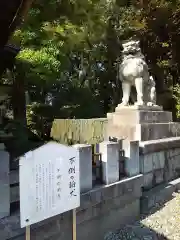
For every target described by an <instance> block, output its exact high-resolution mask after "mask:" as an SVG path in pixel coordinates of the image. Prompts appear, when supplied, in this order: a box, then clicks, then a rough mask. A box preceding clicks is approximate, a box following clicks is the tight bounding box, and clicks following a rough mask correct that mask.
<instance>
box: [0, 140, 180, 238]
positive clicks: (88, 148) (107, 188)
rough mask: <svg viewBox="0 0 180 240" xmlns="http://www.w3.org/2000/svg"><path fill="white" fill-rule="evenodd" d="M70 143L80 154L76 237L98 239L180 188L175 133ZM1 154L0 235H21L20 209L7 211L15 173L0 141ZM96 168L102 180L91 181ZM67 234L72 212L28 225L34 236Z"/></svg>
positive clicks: (15, 189) (179, 146)
mask: <svg viewBox="0 0 180 240" xmlns="http://www.w3.org/2000/svg"><path fill="white" fill-rule="evenodd" d="M73 147H75V148H76V149H78V151H79V158H80V190H81V205H80V207H79V208H78V209H77V238H78V239H79V240H84V239H87V240H91V239H94V240H99V239H103V235H104V234H105V233H106V232H108V231H113V230H116V229H118V228H119V227H120V225H121V224H122V225H123V224H126V223H129V222H131V221H133V220H135V219H138V218H139V215H140V212H144V211H146V209H148V208H150V207H152V206H153V204H154V203H155V202H156V201H157V199H160V200H162V198H163V197H162V195H163V194H164V195H163V196H165V198H167V196H170V195H171V194H172V192H173V191H176V190H178V189H180V179H178V177H180V137H177V138H173V139H172V141H171V139H159V140H158V142H157V140H154V141H146V142H139V141H130V142H127V141H124V140H117V139H111V141H103V142H101V143H99V144H97V145H96V147H95V150H94V148H93V147H92V145H88V144H76V145H73ZM122 153H123V154H122ZM0 159H1V161H0V196H1V201H0V239H1V240H12V239H13V240H14V239H15V240H22V239H24V234H25V229H21V228H20V217H19V211H17V212H14V213H12V212H11V214H10V206H11V207H12V205H13V204H14V203H17V202H19V173H18V171H9V154H8V153H7V152H6V151H5V150H4V149H3V147H2V146H1V149H0ZM94 162H95V165H94ZM93 165H94V166H93ZM94 167H95V168H94ZM100 169H101V170H100ZM99 170H100V171H102V182H101V183H100V184H99V183H98V184H96V185H95V184H93V182H94V180H95V178H97V177H99V175H100V171H99ZM174 179H176V180H174ZM164 184H165V185H164ZM161 186H165V187H164V188H161ZM7 226H8V227H7ZM71 236H72V215H71V212H66V213H64V214H62V215H59V216H56V217H54V218H51V219H48V220H46V221H43V222H41V223H38V224H35V225H33V226H32V239H35V240H50V239H51V240H52V239H53V240H57V239H58V240H63V239H66V240H70V239H71Z"/></svg>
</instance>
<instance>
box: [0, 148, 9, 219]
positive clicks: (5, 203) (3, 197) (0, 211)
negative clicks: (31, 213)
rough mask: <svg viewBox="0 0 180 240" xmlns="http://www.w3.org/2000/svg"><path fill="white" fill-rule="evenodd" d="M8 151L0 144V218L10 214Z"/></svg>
mask: <svg viewBox="0 0 180 240" xmlns="http://www.w3.org/2000/svg"><path fill="white" fill-rule="evenodd" d="M9 171H10V167H9V153H8V152H6V151H5V150H4V144H0V218H3V217H7V216H9V215H10V181H9Z"/></svg>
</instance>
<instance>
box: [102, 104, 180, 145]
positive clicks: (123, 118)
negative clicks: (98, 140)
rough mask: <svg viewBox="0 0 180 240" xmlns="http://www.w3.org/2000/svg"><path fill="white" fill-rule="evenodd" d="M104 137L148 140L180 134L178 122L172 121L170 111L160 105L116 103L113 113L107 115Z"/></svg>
mask: <svg viewBox="0 0 180 240" xmlns="http://www.w3.org/2000/svg"><path fill="white" fill-rule="evenodd" d="M107 118H108V126H107V132H106V134H107V135H106V137H107V139H108V138H109V136H110V137H117V138H122V139H127V140H128V141H149V140H156V139H162V138H169V137H176V136H180V124H179V123H174V122H172V113H171V112H167V111H163V109H162V107H160V106H153V107H147V106H128V107H122V106H120V105H118V107H117V108H116V109H115V112H114V113H110V114H108V115H107Z"/></svg>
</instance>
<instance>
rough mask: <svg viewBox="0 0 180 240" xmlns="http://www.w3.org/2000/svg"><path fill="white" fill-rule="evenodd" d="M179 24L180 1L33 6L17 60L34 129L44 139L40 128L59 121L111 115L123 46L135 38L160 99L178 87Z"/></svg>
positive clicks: (100, 0)
mask: <svg viewBox="0 0 180 240" xmlns="http://www.w3.org/2000/svg"><path fill="white" fill-rule="evenodd" d="M179 19H180V1H179V0H176V1H167V0H163V1H157V0H151V1H127V0H123V1H122V0H113V1H109V0H86V1H85V0H61V1H59V0H43V1H42V0H38V1H35V3H34V5H33V7H32V9H31V10H30V11H29V18H28V20H27V22H26V23H25V24H24V25H23V27H22V28H21V29H18V30H17V31H16V32H15V34H14V36H13V41H14V42H16V43H20V44H21V47H22V51H21V53H20V54H19V56H18V60H19V61H21V63H22V71H24V72H25V80H26V88H27V90H28V92H29V94H30V99H31V100H32V105H31V107H30V108H28V123H29V126H30V127H31V128H32V129H34V130H35V131H36V132H37V133H38V135H41V134H42V136H41V137H43V136H44V135H46V133H45V132H46V131H45V130H44V129H43V128H42V125H43V126H44V128H46V126H47V125H48V124H49V123H47V122H51V121H52V120H53V119H54V118H55V117H61V118H74V117H76V118H77V117H81V118H82V117H83V118H88V117H98V116H103V115H104V114H105V113H106V112H108V111H109V110H110V109H111V110H112V109H113V108H114V107H115V106H116V105H117V104H118V103H119V101H120V98H121V84H120V83H119V80H118V77H117V76H118V68H117V62H118V61H119V59H120V57H121V56H120V50H121V43H122V41H123V40H125V39H128V38H130V37H138V38H139V39H140V40H141V44H142V49H143V53H144V54H145V56H146V60H147V62H148V64H149V67H150V71H151V72H152V73H153V74H154V75H155V79H156V83H157V92H158V96H160V94H161V93H162V92H163V91H166V90H169V89H170V88H171V87H173V86H175V85H176V84H179V82H180V79H179V72H180V52H179V40H180V20H179ZM18 71H21V70H20V69H18ZM48 94H51V95H52V96H53V101H52V102H53V103H52V106H48V105H47V103H46V98H47V96H48ZM177 96H178V97H179V95H177ZM165 104H166V101H164V105H165ZM30 109H31V110H30ZM45 109H46V110H45ZM170 110H172V109H170ZM178 111H179V110H178ZM30 112H32V113H33V114H30ZM47 119H48V120H47ZM48 126H49V125H48ZM42 132H43V133H42Z"/></svg>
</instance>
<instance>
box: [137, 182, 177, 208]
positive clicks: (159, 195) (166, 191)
mask: <svg viewBox="0 0 180 240" xmlns="http://www.w3.org/2000/svg"><path fill="white" fill-rule="evenodd" d="M178 190H180V178H178V179H176V180H174V181H171V182H169V183H168V184H162V185H160V186H157V187H154V188H153V189H151V190H149V191H147V192H144V193H143V195H142V197H141V213H146V212H148V211H149V210H150V209H151V208H152V207H154V206H155V205H156V204H157V203H163V202H166V201H168V200H170V199H172V194H173V192H176V191H178Z"/></svg>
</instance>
